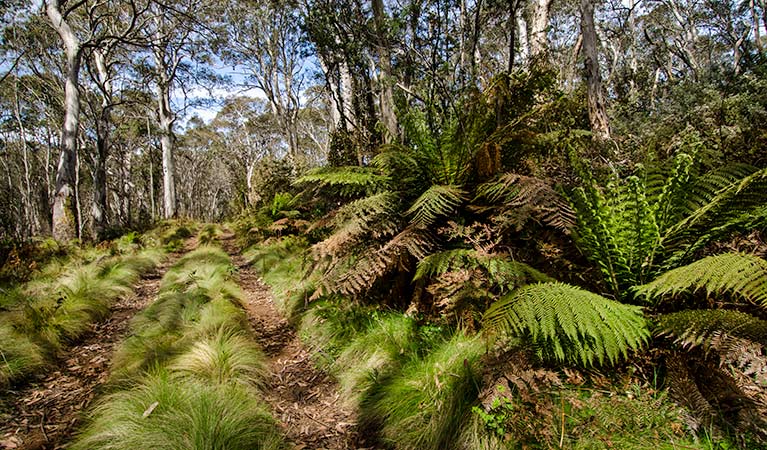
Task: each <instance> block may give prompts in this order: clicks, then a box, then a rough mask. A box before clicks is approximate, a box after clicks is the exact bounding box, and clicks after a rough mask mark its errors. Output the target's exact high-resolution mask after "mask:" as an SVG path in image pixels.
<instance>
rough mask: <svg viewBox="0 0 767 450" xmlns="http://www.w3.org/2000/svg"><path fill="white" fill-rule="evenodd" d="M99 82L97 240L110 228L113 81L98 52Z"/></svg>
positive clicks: (95, 195) (94, 210) (95, 170)
mask: <svg viewBox="0 0 767 450" xmlns="http://www.w3.org/2000/svg"><path fill="white" fill-rule="evenodd" d="M93 58H94V62H95V63H96V70H97V72H98V82H99V84H100V85H101V88H102V89H103V91H104V92H102V95H103V98H102V101H101V110H100V111H99V115H98V117H97V118H96V154H95V155H93V199H92V202H91V218H92V222H91V234H92V235H93V237H94V238H95V239H96V240H100V239H102V238H103V237H104V233H105V231H106V229H107V227H108V226H109V218H108V213H109V203H108V201H107V199H108V196H107V158H108V157H109V145H110V142H109V127H110V124H111V117H110V99H109V96H110V93H111V89H112V86H111V81H110V79H109V73H108V70H107V66H106V62H105V60H104V55H103V54H102V53H101V52H100V51H98V50H96V51H94V52H93Z"/></svg>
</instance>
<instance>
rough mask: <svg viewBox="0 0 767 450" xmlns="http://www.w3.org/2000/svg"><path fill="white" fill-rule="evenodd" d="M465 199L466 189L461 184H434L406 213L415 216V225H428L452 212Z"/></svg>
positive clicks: (413, 222)
mask: <svg viewBox="0 0 767 450" xmlns="http://www.w3.org/2000/svg"><path fill="white" fill-rule="evenodd" d="M465 200H466V191H464V190H463V189H461V187H460V186H451V185H447V186H445V185H434V186H431V187H430V188H429V189H427V190H426V192H424V193H423V194H421V196H420V197H418V199H417V200H416V201H415V202H413V205H412V206H410V209H408V210H407V212H406V214H409V215H412V216H413V218H412V220H411V223H412V224H413V225H416V226H422V227H428V226H430V225H431V224H433V223H434V222H435V221H436V220H437V219H439V218H441V217H446V216H448V215H449V214H451V213H452V212H453V211H455V208H456V207H458V206H459V205H460V204H461V203H463V202H464V201H465Z"/></svg>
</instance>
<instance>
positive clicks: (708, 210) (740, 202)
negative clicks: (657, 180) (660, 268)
mask: <svg viewBox="0 0 767 450" xmlns="http://www.w3.org/2000/svg"><path fill="white" fill-rule="evenodd" d="M743 170H745V169H743ZM728 180H729V178H728ZM701 186H702V185H701ZM709 186H710V187H712V188H715V187H717V186H718V185H717V184H715V183H711V184H709ZM766 193H767V169H762V170H759V171H756V172H753V173H751V174H750V175H748V176H746V177H745V178H741V179H736V180H730V182H729V183H727V184H726V186H725V187H723V188H721V189H719V190H718V191H716V192H715V193H714V194H713V195H711V196H710V197H711V199H710V201H708V202H707V203H705V204H704V205H703V206H701V207H699V208H697V209H696V210H695V211H694V212H692V213H691V214H689V215H688V216H687V217H685V218H684V219H683V220H680V221H679V222H677V223H676V224H675V225H674V226H673V227H670V228H669V229H668V230H667V231H666V233H665V235H664V240H665V241H667V242H673V241H675V240H680V238H684V236H685V235H689V232H690V230H701V229H702V230H705V229H710V228H713V227H719V228H722V227H724V228H727V229H729V227H727V224H728V222H730V221H731V220H732V219H733V218H734V217H738V216H740V215H741V214H742V213H744V212H749V211H751V210H753V209H755V208H759V207H763V206H764V195H765V194H766ZM698 195H699V196H700V194H698Z"/></svg>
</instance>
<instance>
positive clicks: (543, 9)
mask: <svg viewBox="0 0 767 450" xmlns="http://www.w3.org/2000/svg"><path fill="white" fill-rule="evenodd" d="M552 3H553V0H535V2H534V9H533V17H532V20H531V22H530V34H529V39H528V41H529V45H530V60H531V61H532V62H533V63H537V62H544V63H545V62H547V61H548V50H549V39H548V30H549V13H550V11H551V4H552Z"/></svg>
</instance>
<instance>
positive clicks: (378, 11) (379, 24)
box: [372, 0, 399, 143]
mask: <svg viewBox="0 0 767 450" xmlns="http://www.w3.org/2000/svg"><path fill="white" fill-rule="evenodd" d="M372 3H373V4H372V6H373V18H374V19H375V27H376V39H377V41H378V43H377V44H378V60H379V64H380V66H381V76H380V77H379V79H378V82H379V83H378V84H379V87H380V94H379V98H378V102H379V105H380V107H381V122H383V124H384V127H385V128H386V133H384V136H383V140H384V142H385V143H391V142H397V141H398V140H399V123H398V122H397V115H396V113H395V112H394V91H393V89H392V83H393V77H392V66H391V50H390V46H389V40H388V39H387V36H386V13H385V11H384V3H383V0H372Z"/></svg>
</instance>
